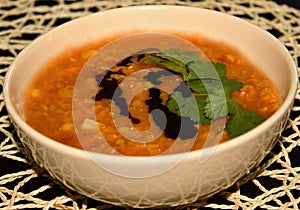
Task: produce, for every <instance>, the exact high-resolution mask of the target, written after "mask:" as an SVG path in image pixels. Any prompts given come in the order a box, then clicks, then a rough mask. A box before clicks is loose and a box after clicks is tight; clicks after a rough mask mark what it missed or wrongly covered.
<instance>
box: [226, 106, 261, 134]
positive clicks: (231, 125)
mask: <svg viewBox="0 0 300 210" xmlns="http://www.w3.org/2000/svg"><path fill="white" fill-rule="evenodd" d="M233 103H234V105H233V107H232V108H233V110H231V111H230V112H231V114H230V115H229V119H228V121H227V123H226V130H227V131H228V134H229V136H230V137H231V138H233V137H236V136H239V135H241V134H243V133H246V132H247V131H249V130H251V129H253V128H255V127H256V126H257V125H259V124H260V123H262V122H263V121H264V118H263V117H261V116H259V115H258V114H256V113H255V112H252V111H249V110H245V109H243V107H242V106H240V105H239V104H237V103H235V102H233Z"/></svg>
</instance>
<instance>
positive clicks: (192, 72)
mask: <svg viewBox="0 0 300 210" xmlns="http://www.w3.org/2000/svg"><path fill="white" fill-rule="evenodd" d="M141 61H143V62H146V63H150V64H155V65H157V66H160V67H163V68H166V69H167V70H169V71H171V72H174V73H176V74H180V75H182V78H183V81H184V82H185V84H186V85H187V86H188V87H189V88H190V89H191V90H192V92H193V94H192V95H189V96H186V95H185V94H184V92H182V91H180V90H178V89H175V90H174V92H173V93H172V94H171V96H170V98H169V100H168V103H167V107H168V109H169V110H170V111H173V112H174V113H176V114H177V115H179V116H182V117H188V118H189V119H191V120H192V121H193V122H195V123H200V124H210V123H211V122H212V120H215V119H219V118H223V117H227V122H226V130H227V131H228V133H229V136H230V137H231V138H233V137H236V136H238V135H241V134H243V133H245V132H247V131H249V130H251V129H252V128H254V127H255V126H256V125H258V124H260V123H262V122H263V121H264V118H263V117H261V116H259V115H257V114H256V113H254V112H252V111H249V110H245V109H244V108H243V107H242V106H241V105H239V104H237V103H236V102H234V101H233V100H232V99H231V95H232V92H233V91H236V90H239V89H240V88H242V87H243V83H241V82H240V81H237V80H234V79H230V78H227V77H226V65H224V64H222V63H220V62H216V63H215V62H202V61H201V60H200V59H199V58H198V56H197V55H196V53H195V52H192V51H181V50H179V49H173V48H172V49H167V50H163V51H160V52H158V53H153V54H150V55H148V56H146V57H144V58H143V59H142V60H141ZM194 97H195V98H194ZM195 99H196V102H197V104H196V105H197V107H195V103H192V101H195ZM179 104H180V106H179ZM195 113H199V115H200V116H196V115H195Z"/></svg>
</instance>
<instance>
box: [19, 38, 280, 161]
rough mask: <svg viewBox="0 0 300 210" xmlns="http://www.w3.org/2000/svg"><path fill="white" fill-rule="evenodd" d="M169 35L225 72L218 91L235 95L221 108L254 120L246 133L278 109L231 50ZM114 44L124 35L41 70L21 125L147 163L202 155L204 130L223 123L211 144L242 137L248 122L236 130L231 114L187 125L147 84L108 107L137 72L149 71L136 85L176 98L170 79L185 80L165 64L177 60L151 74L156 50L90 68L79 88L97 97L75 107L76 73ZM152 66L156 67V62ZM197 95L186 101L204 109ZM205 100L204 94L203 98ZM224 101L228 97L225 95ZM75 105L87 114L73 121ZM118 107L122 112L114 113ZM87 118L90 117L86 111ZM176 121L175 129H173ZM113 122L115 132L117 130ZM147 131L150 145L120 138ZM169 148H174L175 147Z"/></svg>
mask: <svg viewBox="0 0 300 210" xmlns="http://www.w3.org/2000/svg"><path fill="white" fill-rule="evenodd" d="M174 34H175V35H176V36H178V37H180V38H182V39H184V40H187V41H189V42H190V43H192V44H193V45H194V46H196V47H197V48H199V49H200V50H201V51H202V52H203V53H204V54H205V56H206V57H207V58H208V59H209V60H210V62H212V65H213V66H214V67H216V68H217V67H219V68H220V69H221V70H220V71H222V72H223V69H226V79H225V80H224V81H225V82H223V85H224V84H227V83H230V84H234V85H233V86H236V87H237V88H235V89H234V91H231V92H230V99H228V100H227V102H226V103H227V104H229V105H228V107H232V104H235V105H234V106H235V107H237V108H236V109H235V110H241V109H240V108H239V107H242V109H243V110H246V111H245V112H244V113H246V114H247V117H248V116H249V117H252V116H253V115H255V116H257V117H256V118H254V119H255V120H252V121H253V125H250V127H251V126H252V127H255V126H256V125H258V124H259V123H261V120H257V119H267V118H268V117H270V116H271V115H272V114H273V113H274V112H275V111H276V110H277V109H278V107H279V104H280V100H279V97H278V92H277V89H276V88H275V86H274V85H273V83H272V82H271V81H270V80H269V79H268V78H267V77H266V76H265V75H264V74H262V73H261V72H260V70H259V69H258V67H257V66H255V65H254V64H253V63H251V62H249V61H248V60H247V58H246V57H245V56H244V55H242V54H240V53H239V52H238V51H237V50H236V49H234V48H232V47H231V46H228V45H227V44H226V43H220V42H217V41H214V40H210V39H206V38H203V37H201V36H199V35H183V34H181V33H174ZM121 36H124V34H122V35H117V36H114V37H110V38H107V39H102V40H100V41H99V42H93V43H88V44H85V45H83V46H80V47H74V48H72V49H71V50H69V49H68V50H67V52H64V53H63V54H61V55H58V56H57V57H56V58H55V59H53V60H51V61H50V62H48V63H47V64H46V65H45V66H44V67H43V68H42V69H41V70H40V72H39V74H38V75H37V76H36V77H35V78H34V79H33V81H32V82H31V83H30V85H29V87H28V88H27V90H26V92H25V94H24V97H25V99H26V100H25V106H24V107H25V108H24V114H25V119H26V122H27V123H28V124H29V125H30V126H32V127H33V128H34V129H36V130H37V131H39V132H41V133H43V134H44V135H45V136H47V137H50V138H52V139H54V140H56V141H58V142H61V143H63V144H66V145H70V146H72V147H76V148H80V149H86V150H89V151H93V152H99V153H107V154H124V155H130V156H149V155H158V154H162V153H178V152H182V151H186V150H184V149H183V148H191V150H197V149H201V148H203V147H204V146H205V145H206V141H207V139H208V136H209V133H210V132H211V130H214V129H211V128H212V127H213V126H216V127H218V126H219V127H220V126H221V127H222V126H223V124H222V122H223V121H224V120H225V121H226V123H227V124H226V125H228V129H227V127H226V126H225V129H222V130H221V131H219V133H218V135H217V137H216V138H217V139H215V141H216V142H217V143H222V142H225V141H228V140H229V139H230V138H233V137H234V136H236V135H240V132H242V131H243V130H244V126H243V124H245V125H246V124H247V122H240V124H242V125H238V126H237V122H239V120H238V119H236V118H237V117H235V118H234V117H230V116H233V115H234V114H235V113H233V112H232V113H229V114H228V115H226V116H221V117H214V118H213V119H210V120H209V119H206V118H207V116H210V115H209V113H208V112H207V110H204V112H203V116H201V117H202V119H204V120H202V121H201V119H200V121H197V120H195V119H191V115H192V114H191V113H192V112H191V113H189V111H188V112H187V113H186V114H184V111H178V110H177V109H178V106H180V104H179V105H178V104H175V108H174V103H172V95H171V94H170V93H168V92H165V91H163V90H159V89H157V88H151V84H150V85H149V87H150V88H143V89H142V90H140V91H138V93H137V94H136V95H134V97H132V100H131V101H130V104H126V103H125V105H124V100H122V97H119V98H118V100H117V99H115V100H114V99H113V94H115V92H116V90H118V89H117V88H118V87H119V86H121V85H120V84H121V82H122V81H124V80H125V79H126V78H128V77H129V76H131V75H134V74H135V73H137V72H140V71H141V70H144V69H148V71H146V72H144V73H143V74H141V75H140V77H141V78H139V79H143V78H148V81H147V82H144V83H146V86H147V84H148V83H152V85H153V84H154V83H160V80H158V79H157V78H165V80H167V81H168V82H169V83H167V85H166V86H172V85H173V86H174V88H173V89H172V90H170V92H176V91H175V90H176V89H178V88H177V87H179V86H180V84H181V83H176V82H175V81H177V80H176V78H178V77H179V78H181V79H184V78H185V75H184V73H182V74H180V73H178V72H174V69H175V68H174V69H172V66H174V65H173V64H174V63H171V62H175V63H176V62H177V61H178V60H176V61H173V60H172V59H170V60H168V62H169V63H168V64H162V66H159V67H160V70H158V71H154V72H152V71H151V70H149V69H154V68H157V67H158V64H157V63H159V64H160V63H161V61H166V58H167V59H168V57H163V54H159V52H158V54H156V53H157V51H156V50H155V49H150V50H149V49H148V50H146V51H145V52H144V53H142V54H141V53H140V54H139V55H138V56H129V57H128V58H126V59H124V60H122V61H120V62H118V63H117V65H114V66H113V67H112V68H110V69H105V71H100V70H98V69H99V66H98V67H97V66H96V67H95V66H91V67H90V68H93V69H96V70H94V71H92V72H97V74H95V75H93V76H91V77H89V78H86V79H85V81H84V84H85V85H86V86H89V85H90V86H93V87H94V86H97V87H98V89H97V92H96V94H95V95H94V97H88V98H85V99H84V100H82V101H80V100H79V99H76V98H75V99H74V98H73V96H74V87H75V85H76V82H77V79H78V76H79V75H80V72H81V70H82V69H83V67H84V66H85V65H86V63H87V62H88V60H89V59H90V58H91V56H93V55H94V54H95V53H96V52H97V51H98V49H99V48H101V47H103V46H105V45H106V44H107V43H110V42H112V41H113V40H115V39H117V38H119V37H121ZM172 50H173V51H168V52H167V53H170V52H176V53H177V52H178V51H174V49H172ZM180 53H181V51H180ZM183 53H184V52H183ZM149 58H150V59H149ZM153 59H154V60H153ZM157 59H160V60H159V61H157ZM155 62H156V63H155ZM199 62H200V61H198V60H197V61H193V62H190V63H192V64H197V63H199ZM170 63H171V64H172V65H171V67H170V68H171V69H169V68H167V66H168V65H169V66H170ZM203 63H205V62H203ZM201 65H202V64H201ZM203 65H204V64H203ZM186 66H187V67H186V68H189V66H191V67H192V65H190V64H189V65H186ZM191 69H192V68H191ZM191 69H190V70H189V71H191ZM170 71H171V72H172V73H173V74H172V75H171V76H170V75H167V74H166V72H170ZM187 77H188V76H187ZM137 78H138V77H137ZM139 79H138V80H139ZM193 82H200V81H196V80H185V83H184V84H188V85H189V86H190V87H194V86H192V83H193ZM212 82H214V79H211V80H210V81H209V83H207V84H211V83H212ZM173 83H174V84H173ZM200 83H201V82H200ZM135 84H137V82H136V81H132V82H130V83H129V86H126V85H125V86H123V87H122V88H123V89H122V88H121V89H122V90H126V89H127V90H130V89H132V87H133V86H134V85H135ZM197 87H198V86H197ZM197 87H194V90H195V91H196V92H195V91H194V92H195V94H194V93H192V94H194V95H196V98H197V99H196V101H197V102H199V103H198V104H201V103H202V102H204V101H207V98H205V99H204V97H203V94H202V93H201V94H200V93H199V92H197V91H198V89H199V88H197ZM226 90H227V89H226ZM123 92H124V91H123ZM129 92H130V91H129ZM206 92H208V91H207V90H206ZM206 92H205V93H206ZM120 94H121V93H120ZM226 94H227V92H226V91H225V95H226ZM181 95H182V94H181ZM199 95H201V96H199ZM182 98H188V96H183V97H182ZM198 99H199V100H198ZM202 99H203V100H202ZM76 100H77V101H76ZM228 101H229V102H228ZM74 102H75V103H76V104H78V106H80V105H81V104H82V105H83V106H88V107H93V109H92V110H93V113H83V111H82V110H85V109H82V110H81V111H80V112H76V110H75V114H74V107H72V104H73V103H74ZM121 103H122V104H123V106H122V105H118V104H121ZM115 105H116V106H117V107H119V109H117V112H120V113H121V115H122V111H125V113H128V115H125V116H126V117H123V118H117V119H115V118H114V115H115V113H114V112H112V110H113V109H112V108H113V106H115ZM202 105H203V104H202ZM206 106H207V105H205V104H204V105H203V107H206ZM211 106H212V105H211ZM121 107H123V108H124V107H125V109H126V110H122V108H121ZM171 107H173V108H174V109H172V108H171ZM155 109H160V110H161V111H162V112H163V113H164V115H165V116H166V118H167V124H166V125H160V120H156V118H157V116H156V115H154V114H152V111H153V110H155ZM203 109H204V108H203ZM228 109H230V108H228ZM201 110H202V108H201V107H200V108H199V112H201ZM86 112H89V110H87V111H86ZM235 112H238V111H235ZM246 114H245V115H246ZM90 115H95V119H92V118H89V117H86V116H90ZM180 115H181V116H180ZM200 115H201V113H200ZM240 115H241V114H240ZM74 116H76V118H77V120H78V122H79V124H80V125H79V126H77V125H76V126H74V120H73V118H74ZM128 118H129V119H130V121H131V124H130V126H131V127H130V126H122V125H123V124H122V123H123V121H124V122H125V121H126V120H128ZM182 120H183V121H184V122H183V123H184V124H185V129H187V132H183V134H182V133H181V132H179V130H180V128H181V127H180V126H181V125H182V124H183V123H182ZM177 121H178V123H176V122H177ZM250 121H251V120H250ZM116 122H117V123H118V124H119V125H121V127H118V128H117V126H116ZM152 124H157V127H158V128H161V130H160V132H158V133H159V135H158V136H157V138H155V140H153V141H149V142H145V141H142V142H136V141H132V140H131V139H129V138H126V137H124V135H122V134H121V133H120V130H122V132H123V133H126V131H127V130H131V129H136V130H137V131H140V132H146V131H147V130H148V129H149V128H150V127H151V125H152ZM95 125H96V126H95ZM124 125H125V124H124ZM230 126H231V127H232V126H236V127H237V128H236V129H235V130H234V131H233V132H232V133H230ZM239 126H241V127H239ZM223 127H224V126H223ZM248 127H249V126H248ZM98 129H99V131H100V132H101V134H102V136H101V137H99V133H98V132H96V131H95V130H98ZM231 129H232V128H231ZM246 131H247V130H245V131H243V132H246ZM191 139H194V140H191ZM175 140H176V141H175ZM212 141H214V140H212ZM174 142H176V145H175V144H174ZM83 145H84V146H83ZM174 145H175V146H174Z"/></svg>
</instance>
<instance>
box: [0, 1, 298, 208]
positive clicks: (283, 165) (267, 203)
mask: <svg viewBox="0 0 300 210" xmlns="http://www.w3.org/2000/svg"><path fill="white" fill-rule="evenodd" d="M144 4H172V5H174V4H176V5H188V6H193V7H200V8H209V9H213V10H218V11H221V12H224V13H228V14H232V15H235V16H237V17H241V18H244V19H246V20H248V21H250V22H252V23H254V24H256V25H258V26H260V27H262V28H264V29H266V30H267V31H269V32H270V33H272V34H273V35H274V36H276V37H277V38H278V39H279V40H280V41H281V42H282V43H283V44H284V45H285V46H286V47H287V49H288V50H289V51H290V53H291V55H292V57H293V58H294V61H295V63H296V65H297V66H298V69H299V70H300V11H299V10H296V9H294V8H291V7H288V6H286V5H278V4H276V3H274V2H273V1H265V0H237V1H230V0H204V1H192V0H182V1H180V0H140V1H139V0H112V1H108V0H107V1H102V0H99V1H96V0H86V1H84V0H82V1H73V0H53V1H38V0H37V1H34V0H14V1H9V0H1V3H0V91H1V95H0V112H1V115H0V209H30V208H36V209H39V208H40V209H116V208H117V209H123V208H122V207H116V206H112V205H110V204H105V203H101V202H98V201H94V200H92V199H90V198H87V197H84V196H82V195H80V194H78V193H76V192H73V191H71V190H68V189H66V188H65V187H63V186H61V185H60V184H59V183H56V182H55V181H54V180H52V179H51V178H50V177H49V176H48V174H47V172H45V171H43V170H42V169H41V168H39V167H38V166H37V165H36V164H35V163H34V162H33V161H32V160H30V159H28V158H26V157H25V156H24V155H23V151H24V148H23V146H22V145H21V143H20V142H19V140H18V137H17V135H16V134H15V131H14V128H13V126H12V125H11V123H10V121H9V118H8V116H7V112H6V110H5V104H4V102H3V93H2V90H3V88H2V86H3V81H4V77H5V73H6V71H7V69H8V67H9V65H10V64H11V63H12V61H13V60H14V58H15V57H16V56H17V54H18V53H19V52H20V51H21V50H22V49H23V48H24V47H25V46H26V45H28V44H29V43H30V42H31V41H32V40H33V39H34V38H36V37H37V36H39V35H41V34H43V33H45V32H47V31H49V30H50V29H52V28H54V27H56V26H58V25H60V24H62V23H64V22H67V21H69V20H72V19H74V18H78V17H81V16H85V15H88V14H91V13H94V12H98V11H104V10H108V9H113V8H117V7H126V6H133V5H144ZM299 99H300V92H299V91H298V93H297V95H296V99H295V103H294V106H293V109H292V113H291V116H290V119H289V122H288V125H287V126H286V129H285V131H284V132H283V134H282V137H281V139H280V141H279V142H278V143H277V145H276V146H275V147H274V149H273V150H272V152H271V153H270V154H269V155H268V156H267V157H266V159H265V160H264V161H263V164H261V166H260V167H259V168H257V169H256V170H255V171H253V173H252V174H251V175H250V176H248V177H247V178H245V179H243V180H240V181H239V182H237V183H236V184H235V185H234V186H233V187H231V188H230V189H228V190H225V191H222V192H220V193H218V194H217V195H215V196H213V197H211V198H209V199H207V200H204V201H203V200H202V201H199V202H195V203H192V204H189V205H187V206H178V207H174V209H299V208H300V204H299V203H300V138H299V135H300V131H299V127H298V125H299V124H300V117H299V113H300V103H299Z"/></svg>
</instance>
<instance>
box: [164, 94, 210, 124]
mask: <svg viewBox="0 0 300 210" xmlns="http://www.w3.org/2000/svg"><path fill="white" fill-rule="evenodd" d="M204 106H205V98H198V97H194V96H189V97H183V96H182V93H181V92H179V91H175V92H174V93H173V94H172V95H171V97H170V99H169V100H168V103H167V107H168V109H169V110H170V111H174V112H175V113H177V114H178V115H180V116H182V117H189V118H190V119H191V120H192V121H193V122H195V123H200V124H210V123H211V122H210V120H209V119H208V118H206V117H205V115H204Z"/></svg>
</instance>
